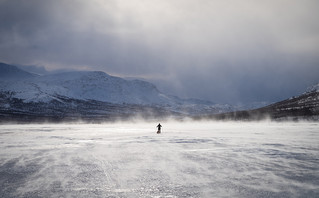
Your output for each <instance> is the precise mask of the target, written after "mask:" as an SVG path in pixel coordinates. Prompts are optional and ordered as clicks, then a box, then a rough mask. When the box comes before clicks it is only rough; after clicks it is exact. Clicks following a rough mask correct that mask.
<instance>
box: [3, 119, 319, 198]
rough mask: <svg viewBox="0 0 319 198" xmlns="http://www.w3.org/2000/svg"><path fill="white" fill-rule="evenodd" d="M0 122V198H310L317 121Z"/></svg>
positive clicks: (314, 190)
mask: <svg viewBox="0 0 319 198" xmlns="http://www.w3.org/2000/svg"><path fill="white" fill-rule="evenodd" d="M157 124H158V123H155V122H154V123H145V122H144V123H143V122H126V123H113V124H95V125H94V124H80V123H76V124H59V125H56V124H41V125H36V124H29V125H1V128H0V142H1V144H0V185H1V188H0V195H1V197H245V198H247V197H248V198H249V197H267V198H268V197H318V196H319V190H318V189H319V182H318V181H319V175H318V174H317V173H318V171H319V165H318V155H319V147H318V145H319V142H318V141H319V136H318V135H319V133H318V131H319V130H318V129H319V125H318V123H310V122H308V123H302V122H299V123H284V122H281V123H274V122H259V123H257V122H172V121H166V122H161V124H162V126H163V128H162V129H163V131H162V134H156V125H157Z"/></svg>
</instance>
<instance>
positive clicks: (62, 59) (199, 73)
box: [0, 0, 319, 103]
mask: <svg viewBox="0 0 319 198" xmlns="http://www.w3.org/2000/svg"><path fill="white" fill-rule="evenodd" d="M318 7H319V2H318V1H315V0H313V1H312V0H305V1H297V0H292V1H291V0H290V1H288V0H279V1H278V0H277V1H274V0H270V1H258V2H257V1H249V0H245V1H233V0H227V1H217V0H213V1H212V0H209V1H208V0H201V1H196V0H147V1H146V0H131V1H125V0H91V1H84V0H78V1H72V0H54V1H51V0H49V1H42V0H28V1H22V0H0V60H1V61H3V62H7V63H14V64H29V65H39V66H45V67H46V68H47V69H50V70H52V69H87V70H102V71H105V72H107V73H110V74H115V75H120V76H137V77H143V78H146V79H148V80H150V81H152V82H154V83H155V84H156V85H157V86H158V87H159V89H160V90H162V91H164V92H168V93H171V94H177V95H179V96H182V97H196V98H202V99H209V100H212V101H215V102H219V103H238V102H243V103H246V102H252V101H262V100H263V101H277V100H280V99H285V98H287V97H290V96H292V95H295V94H298V93H300V92H302V91H303V90H304V89H305V87H307V86H309V85H312V84H314V83H317V82H318V76H319V67H318V64H319V58H318V57H319V56H318V54H319V22H318V20H317V19H318V18H319V14H318V12H317V8H318Z"/></svg>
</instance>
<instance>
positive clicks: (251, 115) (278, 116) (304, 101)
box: [195, 84, 319, 120]
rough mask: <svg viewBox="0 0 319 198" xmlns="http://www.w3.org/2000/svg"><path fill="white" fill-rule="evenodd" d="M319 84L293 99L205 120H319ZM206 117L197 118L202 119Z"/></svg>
mask: <svg viewBox="0 0 319 198" xmlns="http://www.w3.org/2000/svg"><path fill="white" fill-rule="evenodd" d="M318 88H319V84H317V85H314V86H313V87H311V88H308V89H307V91H306V92H305V93H303V94H301V95H300V96H296V97H292V98H289V99H287V100H283V101H280V102H277V103H274V104H271V105H269V106H266V107H263V108H259V109H254V110H250V111H236V112H229V113H222V114H217V115H210V116H205V118H210V119H217V120H224V119H230V120H262V119H267V118H269V119H272V120H299V119H306V120H319V89H318ZM202 118H204V117H196V118H195V119H202Z"/></svg>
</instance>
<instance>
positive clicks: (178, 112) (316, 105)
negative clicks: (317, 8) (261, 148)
mask: <svg viewBox="0 0 319 198" xmlns="http://www.w3.org/2000/svg"><path fill="white" fill-rule="evenodd" d="M239 109H241V110H239ZM170 116H173V117H175V118H184V117H192V118H194V119H203V118H204V119H217V120H224V119H231V120H260V119H265V118H270V119H274V120H284V119H312V120H318V117H319V84H317V85H314V86H312V87H310V88H308V89H307V90H306V91H305V93H303V94H301V95H299V96H295V97H292V98H289V99H287V100H284V101H280V102H277V103H274V104H270V105H268V106H264V107H261V108H256V109H252V110H245V109H242V108H239V107H235V106H232V105H227V104H215V103H213V102H210V101H205V100H200V99H182V98H179V97H177V96H172V95H166V94H164V93H162V92H160V91H159V90H158V89H157V88H156V86H155V85H153V84H151V83H149V82H147V81H144V80H137V79H133V80H131V79H130V80H128V79H124V78H120V77H115V76H111V75H108V74H106V73H104V72H101V71H72V72H61V73H54V74H47V75H39V74H34V73H30V72H27V71H24V70H22V69H20V68H18V67H16V66H13V65H8V64H4V63H0V122H6V121H18V122H20V121H21V122H30V121H39V122H43V121H72V120H78V119H83V120H87V121H92V122H100V121H107V120H116V119H121V120H123V119H129V118H132V117H142V118H144V119H150V118H154V119H155V118H156V119H158V118H161V119H163V118H166V117H170Z"/></svg>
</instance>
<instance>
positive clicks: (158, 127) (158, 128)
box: [157, 123, 162, 133]
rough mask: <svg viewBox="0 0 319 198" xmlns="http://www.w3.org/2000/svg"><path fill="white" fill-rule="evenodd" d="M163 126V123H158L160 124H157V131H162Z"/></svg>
mask: <svg viewBox="0 0 319 198" xmlns="http://www.w3.org/2000/svg"><path fill="white" fill-rule="evenodd" d="M161 128H162V125H161V123H158V125H157V133H161Z"/></svg>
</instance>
